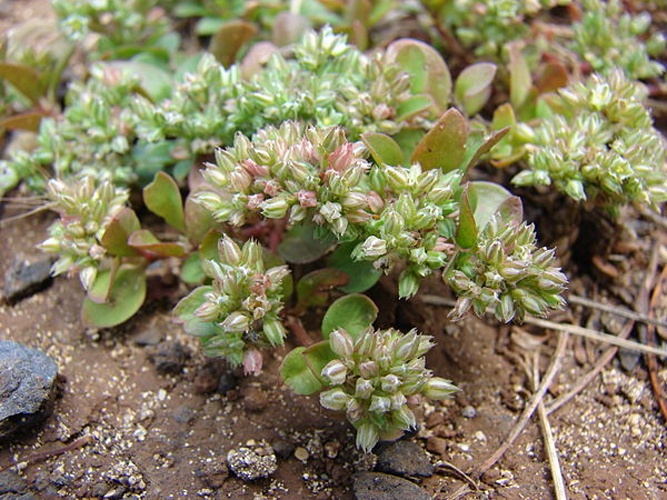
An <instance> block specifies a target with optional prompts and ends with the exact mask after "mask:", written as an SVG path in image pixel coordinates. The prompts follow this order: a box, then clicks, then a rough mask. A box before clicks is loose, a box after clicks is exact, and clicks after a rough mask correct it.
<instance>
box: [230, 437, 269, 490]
mask: <svg viewBox="0 0 667 500" xmlns="http://www.w3.org/2000/svg"><path fill="white" fill-rule="evenodd" d="M261 451H262V453H261V454H260V453H258V452H257V450H255V449H253V448H248V447H245V446H243V447H241V448H239V449H238V450H229V452H228V453H227V465H228V466H229V470H230V471H232V472H233V473H234V475H236V477H238V478H239V479H241V480H243V481H253V480H255V479H259V478H262V477H269V476H270V475H271V474H273V473H274V472H275V471H276V469H277V468H278V463H277V461H276V455H275V454H274V453H273V450H272V449H271V447H270V446H268V445H267V446H266V447H262V450H261Z"/></svg>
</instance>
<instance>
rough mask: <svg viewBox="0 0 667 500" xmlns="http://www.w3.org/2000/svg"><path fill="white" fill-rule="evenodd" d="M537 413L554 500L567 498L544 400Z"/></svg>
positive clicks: (537, 362)
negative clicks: (554, 495)
mask: <svg viewBox="0 0 667 500" xmlns="http://www.w3.org/2000/svg"><path fill="white" fill-rule="evenodd" d="M539 365H540V351H539V349H538V350H536V351H535V357H534V359H533V376H532V378H533V389H534V390H536V389H537V387H538V385H539V383H540V368H539ZM537 415H538V416H539V419H540V428H541V429H542V437H543V438H544V447H545V448H546V450H547V458H548V459H549V468H550V469H551V478H552V479H553V482H554V493H555V494H556V500H567V491H566V489H565V480H564V479H563V472H562V471H561V468H560V460H559V458H558V450H557V449H556V442H555V440H554V436H553V433H552V432H551V424H550V423H549V417H548V416H547V412H546V409H545V407H544V401H542V400H540V402H539V403H538V404H537Z"/></svg>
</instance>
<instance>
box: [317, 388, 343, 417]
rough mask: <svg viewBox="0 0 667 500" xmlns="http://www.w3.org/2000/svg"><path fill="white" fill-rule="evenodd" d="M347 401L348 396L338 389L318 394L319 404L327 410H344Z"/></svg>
mask: <svg viewBox="0 0 667 500" xmlns="http://www.w3.org/2000/svg"><path fill="white" fill-rule="evenodd" d="M349 400H350V396H349V395H347V394H346V393H345V391H344V390H343V389H341V388H340V387H335V388H333V389H330V390H328V391H324V392H321V393H320V404H321V405H322V406H323V407H324V408H326V409H328V410H334V411H342V410H345V409H346V408H347V403H348V401H349Z"/></svg>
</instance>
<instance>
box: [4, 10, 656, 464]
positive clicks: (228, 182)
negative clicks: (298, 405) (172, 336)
mask: <svg viewBox="0 0 667 500" xmlns="http://www.w3.org/2000/svg"><path fill="white" fill-rule="evenodd" d="M121 3H122V2H121ZM422 3H423V4H424V6H425V7H426V8H427V10H428V11H429V12H430V13H431V14H432V16H433V18H434V19H435V20H436V21H437V22H442V23H444V25H443V26H444V28H445V31H442V33H445V34H446V33H447V31H446V30H451V33H453V34H454V35H455V36H457V37H458V38H459V42H460V43H461V44H462V45H463V46H464V47H466V48H471V49H473V52H474V53H475V54H485V55H487V56H492V58H493V59H494V60H495V61H500V62H502V61H509V63H508V64H507V66H498V65H496V64H492V63H490V62H486V61H479V62H475V63H473V64H471V65H469V66H467V67H465V68H460V71H459V72H458V75H456V78H452V75H451V74H450V70H449V68H448V66H447V64H446V63H445V61H444V60H443V59H442V57H441V56H440V54H439V53H438V52H437V51H436V50H435V49H434V48H433V47H432V46H431V45H428V44H426V43H423V42H419V41H417V40H411V39H402V40H395V41H392V42H391V43H389V44H387V46H386V47H382V48H376V49H375V50H373V51H371V52H363V51H362V50H361V49H360V48H358V47H355V46H353V45H351V44H349V43H348V42H347V38H346V37H345V36H344V35H341V34H337V33H335V32H334V30H333V29H332V28H330V27H328V26H327V27H324V28H322V29H321V30H319V31H311V30H307V26H308V25H309V24H311V23H312V24H313V25H317V24H318V23H320V22H321V21H322V19H326V18H327V17H330V18H331V21H332V24H334V25H335V26H337V27H339V28H341V29H346V30H348V31H349V33H350V34H351V39H353V40H357V41H360V43H361V41H363V44H365V43H367V42H368V41H369V40H370V39H371V38H372V37H371V31H370V30H372V28H373V26H374V25H375V23H377V22H379V21H380V20H381V19H382V18H383V16H384V15H385V14H386V13H387V12H388V11H389V9H390V7H391V6H393V2H374V3H372V5H371V3H370V2H368V3H364V2H349V7H350V8H351V9H352V8H354V9H356V10H355V12H357V11H359V12H362V13H363V14H364V15H363V16H362V18H363V19H362V21H363V22H362V23H361V25H359V24H358V23H357V24H356V25H355V23H354V22H352V20H351V18H349V15H341V12H340V8H338V7H336V5H333V4H332V5H331V6H330V8H328V9H327V7H326V5H327V4H325V3H319V2H305V3H300V2H290V8H291V11H290V12H289V13H287V12H285V11H282V12H281V11H280V5H279V3H276V4H273V3H271V4H269V3H266V4H265V3H264V2H258V3H255V4H252V5H244V4H243V3H242V2H241V3H238V2H231V3H230V2H213V1H210V2H209V1H202V2H197V1H194V2H185V1H180V2H169V3H168V4H161V3H159V2H157V1H155V0H153V1H147V2H129V3H127V5H125V4H123V5H120V4H118V2H114V1H111V0H109V1H101V2H88V3H86V2H69V3H67V2H60V1H59V0H55V7H56V8H57V11H58V13H59V16H60V19H61V26H63V29H64V30H65V32H66V33H67V34H68V35H69V36H70V38H71V39H72V40H73V41H77V42H80V40H82V39H83V38H84V37H86V38H87V37H89V36H90V35H91V34H94V38H95V41H94V42H93V43H92V44H91V45H89V46H88V51H87V52H86V53H87V55H88V57H89V58H90V59H91V60H95V59H105V61H97V62H96V63H95V64H93V65H92V66H91V67H90V68H89V70H88V75H87V78H86V79H85V81H78V82H75V83H73V84H71V86H70V88H69V91H68V94H67V97H66V100H65V107H64V109H63V111H62V113H61V114H59V115H57V114H56V115H55V116H50V117H48V118H45V119H43V120H42V122H41V125H40V131H39V135H38V138H37V140H38V145H37V147H36V148H35V149H34V150H32V151H23V152H18V153H15V154H14V155H13V156H12V157H11V158H10V159H9V160H8V161H6V162H4V163H3V164H2V169H0V173H1V174H2V175H1V176H0V186H3V187H5V188H7V189H9V188H11V187H12V186H14V185H15V184H16V183H17V182H19V181H20V180H25V181H27V184H29V185H31V186H32V187H33V188H35V189H40V188H44V187H45V188H46V190H47V193H48V197H49V199H50V201H51V206H52V208H54V209H55V210H56V211H57V212H58V214H59V219H58V220H57V221H56V222H55V223H54V224H53V225H52V226H51V228H50V236H49V238H48V239H47V240H45V241H44V242H43V243H42V245H41V248H42V249H43V250H45V251H48V252H51V253H54V254H56V255H57V256H58V258H57V260H56V262H55V264H54V267H53V272H54V274H68V275H78V277H79V279H80V280H81V282H82V284H83V287H84V289H85V291H86V298H85V299H84V304H83V308H82V317H83V319H84V321H85V322H86V323H87V324H88V325H90V326H92V327H95V328H104V327H110V326H114V325H118V324H120V323H122V322H124V321H127V320H128V319H130V318H131V317H132V316H133V315H135V314H136V313H137V312H138V311H139V309H140V307H141V305H142V304H143V302H144V300H145V299H146V294H147V288H148V287H147V282H148V281H147V280H148V276H149V274H150V273H151V272H153V271H154V269H155V267H156V265H157V263H158V262H160V261H164V262H166V263H168V266H169V268H170V269H174V268H176V269H178V270H179V278H180V280H181V281H182V282H183V283H186V284H187V285H189V286H192V287H193V289H192V290H191V291H190V293H189V294H187V295H186V296H185V297H184V298H182V299H181V300H180V301H179V302H178V304H177V305H176V307H175V309H174V316H175V317H176V318H177V319H178V320H179V321H180V322H181V323H182V324H183V327H184V329H185V331H186V332H187V333H189V334H191V335H194V336H196V337H198V338H199V340H200V344H201V347H202V350H203V351H204V353H205V354H207V355H209V356H215V357H222V358H224V359H226V360H227V361H228V362H229V363H230V364H231V365H233V366H242V367H243V369H244V371H245V372H246V373H248V374H255V375H256V374H258V373H260V371H261V369H262V366H263V358H264V354H265V351H266V350H272V349H276V348H280V347H282V346H284V345H285V343H286V341H288V339H290V333H293V334H294V335H293V338H294V339H297V342H296V343H297V344H299V343H301V344H303V345H297V346H296V347H295V348H294V349H293V350H292V351H290V352H289V353H288V354H287V355H286V356H285V357H284V360H283V363H282V365H281V368H280V372H281V375H282V377H283V379H284V381H285V382H286V384H287V385H288V386H289V387H291V388H292V389H293V390H294V391H295V392H297V393H299V394H303V395H314V394H319V400H320V403H321V404H322V406H323V407H325V408H327V409H330V410H334V411H342V412H345V415H346V417H347V419H348V420H349V422H350V423H351V424H352V425H353V426H354V427H355V429H356V430H357V440H356V442H357V446H358V447H360V448H362V449H363V450H365V451H370V450H371V449H372V448H373V446H374V445H375V444H376V443H377V442H378V441H379V440H381V439H395V438H397V437H399V436H400V435H401V434H402V433H403V432H405V431H407V430H409V429H411V428H413V427H415V426H416V425H417V422H416V418H415V416H414V413H413V412H412V409H411V408H412V405H414V404H416V403H417V402H418V401H419V399H420V398H422V397H426V398H431V399H435V400H439V399H444V398H447V397H449V396H451V395H452V394H453V393H454V392H455V391H456V390H457V389H456V387H455V386H454V385H453V383H452V382H450V381H449V380H445V379H443V378H440V377H437V376H434V374H433V373H432V372H431V371H430V370H428V369H427V368H426V365H425V355H426V353H427V352H428V351H429V350H430V349H431V348H432V347H433V346H434V345H435V340H434V338H433V337H430V336H428V335H423V334H420V333H418V332H417V331H416V330H414V329H413V330H411V331H409V332H408V333H403V332H400V331H398V330H396V329H394V328H377V327H376V326H374V323H375V320H376V316H377V307H376V306H375V304H374V303H373V302H372V301H371V300H370V299H369V298H368V297H367V296H365V295H363V294H364V292H366V291H368V290H369V289H371V288H372V287H373V286H374V285H375V284H376V283H377V281H378V280H379V279H380V277H381V276H382V275H383V274H386V275H389V276H391V277H392V278H394V279H395V280H396V282H397V292H398V295H399V297H400V298H403V299H408V298H410V297H412V296H414V295H415V294H417V293H418V291H419V288H420V286H421V284H422V282H423V281H424V280H425V279H426V278H428V277H429V276H436V277H438V278H439V279H440V280H441V281H442V282H443V283H444V284H445V285H446V286H448V287H449V288H450V289H451V291H452V292H453V294H454V295H455V296H456V298H457V301H456V305H455V307H454V308H453V310H452V312H451V314H450V317H451V319H453V320H456V319H460V318H462V317H463V316H464V315H466V314H467V313H468V312H470V311H472V312H474V313H475V314H477V315H484V314H487V313H490V314H492V315H494V316H495V317H496V318H497V319H498V320H499V321H503V322H508V321H512V320H517V321H522V320H523V319H524V318H525V317H526V315H536V316H545V315H547V314H548V313H549V311H552V310H557V309H560V308H562V307H563V306H564V304H565V301H564V299H563V297H562V294H563V292H564V290H565V287H566V283H567V279H566V277H565V275H564V274H563V272H561V270H560V268H559V267H558V265H557V262H556V258H555V254H554V251H553V250H551V249H548V248H545V247H540V245H539V244H538V242H537V238H536V232H535V228H534V226H533V225H531V224H528V223H527V222H526V221H524V216H523V208H522V203H521V200H520V199H519V198H517V197H516V196H513V195H512V193H510V192H509V191H508V190H507V189H506V188H504V187H502V186H501V185H499V184H496V183H493V182H488V181H479V180H474V179H473V176H472V175H471V169H472V168H473V167H474V166H475V165H476V164H478V163H479V162H480V161H483V160H489V161H490V162H491V163H492V164H495V165H496V166H498V167H504V166H507V165H510V164H513V163H518V164H519V165H520V166H521V167H522V169H521V170H520V171H519V173H518V174H517V175H516V176H515V177H514V179H513V182H514V184H517V185H522V186H525V185H551V186H553V187H554V188H555V189H556V190H557V191H559V192H562V193H564V194H566V195H568V196H570V197H572V198H573V199H575V200H576V201H581V202H586V203H588V204H589V205H595V206H602V207H604V208H606V209H608V210H610V211H612V212H613V211H615V210H618V208H619V207H620V206H622V205H624V204H627V203H637V204H647V205H650V206H652V207H654V208H656V207H657V206H658V205H659V204H660V203H662V202H664V201H665V199H667V190H666V189H665V177H666V175H665V147H664V144H663V142H662V140H661V138H660V135H659V133H658V132H657V131H656V130H655V129H654V128H653V125H652V120H651V116H650V113H649V112H648V111H647V108H646V107H645V105H644V99H645V97H646V92H645V87H643V86H642V85H641V84H640V83H638V82H637V81H636V80H634V79H635V78H639V77H650V76H655V75H657V74H659V71H658V72H657V73H656V71H657V69H656V68H657V66H656V65H655V64H654V63H653V62H651V61H650V60H648V55H647V54H652V53H653V49H654V48H655V47H657V46H658V45H659V43H660V40H659V37H657V36H656V37H655V39H650V40H647V44H646V47H645V48H646V50H644V49H639V50H638V51H637V53H636V54H635V55H634V56H632V57H630V58H629V59H627V60H626V59H623V60H621V59H622V58H620V59H618V60H617V59H614V57H615V55H616V52H615V50H616V49H615V48H614V47H612V46H611V45H610V43H608V41H605V40H606V39H605V38H604V37H602V36H601V35H600V34H599V33H598V34H597V35H596V34H595V33H594V30H593V29H592V28H591V27H590V26H589V25H591V24H594V25H596V26H597V25H600V26H602V21H601V20H600V16H601V15H602V14H601V12H605V13H606V14H607V17H608V18H609V19H607V20H605V22H607V21H609V22H611V23H617V24H618V26H619V27H620V28H619V29H621V28H622V30H624V31H623V33H624V34H625V35H627V37H626V38H624V39H625V40H626V42H625V43H630V40H639V38H638V37H642V36H646V34H647V33H648V31H647V28H648V27H647V26H646V19H645V18H643V17H641V18H631V17H624V16H620V15H617V14H619V12H617V11H616V10H614V9H617V8H618V4H617V3H614V2H610V3H609V4H605V5H604V6H602V5H601V3H600V2H586V1H585V2H582V3H577V2H569V1H568V2H555V1H544V2H528V3H520V2H459V1H456V2H422ZM565 4H567V5H570V6H571V8H570V12H571V13H572V12H574V13H576V12H577V9H576V7H577V6H579V5H581V7H582V8H583V9H584V12H583V13H582V19H581V26H583V27H586V26H589V28H591V29H590V30H588V31H587V29H585V28H582V29H579V27H577V26H575V29H574V31H573V32H572V36H571V37H570V36H568V35H567V34H558V35H554V39H555V40H556V41H557V44H556V45H557V47H556V48H554V50H553V51H552V52H551V53H549V54H551V55H553V56H554V57H553V58H551V57H550V56H549V57H547V52H546V51H545V49H544V46H543V45H540V44H541V41H540V40H543V38H542V35H544V33H546V32H545V31H542V32H541V35H540V36H539V37H536V39H537V38H539V39H540V40H536V41H535V43H530V40H527V37H528V35H527V33H528V30H529V27H528V26H527V25H526V24H525V22H526V20H529V19H532V18H533V17H536V18H537V17H540V18H541V17H544V16H546V15H547V12H548V10H549V9H551V8H553V7H555V6H556V5H565ZM574 4H576V5H574ZM603 7H604V8H603ZM163 8H164V10H163ZM172 8H173V10H170V9H172ZM410 8H412V7H410ZM406 9H408V7H406ZM604 9H607V10H604ZM588 11H590V12H588ZM166 12H175V13H176V14H177V15H179V16H181V17H194V18H196V19H200V21H199V23H198V24H197V30H199V33H200V34H202V33H206V34H210V35H212V39H211V40H212V41H211V46H210V52H211V53H206V54H204V53H199V54H194V55H186V54H184V53H183V52H179V51H178V50H177V49H178V45H179V36H178V35H176V34H175V33H174V32H173V31H172V24H171V22H170V21H169V19H168V18H167V17H165V13H166ZM405 12H407V10H405V11H402V13H405ZM282 14H286V15H287V16H292V17H289V19H292V20H296V19H297V17H298V19H299V23H298V26H296V25H295V26H296V28H294V29H293V30H291V31H290V30H288V31H289V32H287V31H284V30H285V29H286V24H285V23H286V21H285V19H287V17H285V16H283V17H282V18H281V17H280V16H281V15H282ZM239 16H240V17H242V18H243V19H238V17H239ZM295 16H297V17H295ZM299 16H300V17H299ZM236 21H238V22H236ZM253 23H256V24H253ZM258 26H259V28H258ZM360 26H361V27H360ZM614 26H615V25H614ZM441 27H442V26H441ZM260 28H261V29H260ZM362 28H363V29H362ZM269 29H271V30H273V33H272V35H273V41H274V42H275V43H269V42H266V41H264V42H262V43H261V44H256V45H254V46H253V47H251V48H250V49H249V50H248V51H247V53H244V50H245V49H244V48H243V47H244V44H248V42H249V41H251V40H253V37H255V35H257V33H259V34H260V35H259V36H266V35H267V33H268V30H269ZM540 29H541V28H540ZM132 30H135V31H137V33H138V34H137V35H133V34H132ZM207 30H208V31H207ZM230 30H231V31H230ZM280 30H283V31H280ZM232 32H233V33H235V36H236V35H238V37H237V38H236V42H238V43H233V44H230V45H229V46H226V47H223V45H224V44H221V43H219V42H220V40H222V39H223V38H224V36H227V35H229V34H230V33H232ZM221 33H222V34H221ZM302 33H303V36H302V37H301V38H300V39H299V40H298V41H296V42H294V39H295V38H296V37H297V35H301V34H302ZM588 35H590V37H591V39H590V40H588V39H586V38H585V37H586V36H588ZM221 37H222V38H221ZM632 37H635V38H632ZM511 40H519V42H517V43H507V42H509V41H511ZM587 40H588V41H587ZM293 42H294V43H293ZM139 43H141V44H142V45H143V46H140V45H139ZM584 43H586V44H588V45H590V47H589V48H588V52H586V54H583V53H581V54H579V53H578V52H577V51H578V49H577V47H579V48H581V47H582V46H583V44H584ZM568 44H569V45H568ZM257 47H259V49H257ZM172 49H173V51H172V52H170V51H171V50H172ZM598 49H600V50H598ZM649 49H650V50H649ZM566 51H569V55H568V57H570V56H572V57H574V59H575V61H576V65H575V66H576V68H577V69H576V71H575V74H576V75H579V72H580V70H582V69H583V68H584V65H585V64H590V65H591V66H593V68H594V69H596V70H598V71H599V74H598V73H595V74H593V75H592V76H590V77H588V78H585V79H584V78H582V79H581V81H573V82H569V81H568V76H569V75H568V74H567V72H566V68H567V67H568V65H569V62H568V63H567V64H566V63H565V62H563V61H562V60H561V59H560V57H561V56H562V55H563V54H564V53H565V52H566ZM572 54H574V55H572ZM587 54H588V55H590V54H595V57H594V58H592V59H591V58H590V57H588V55H587ZM242 55H243V59H242V60H241V61H239V60H238V59H239V57H241V56H242ZM541 56H544V59H545V60H544V61H541V59H540V58H541ZM591 57H592V56H591ZM596 58H597V59H600V60H602V59H609V60H613V61H614V63H613V64H614V66H615V68H616V69H612V68H611V67H606V66H605V67H601V66H600V67H597V66H596V64H597V62H596V61H597V59H596ZM466 59H469V58H467V57H466ZM640 60H641V61H640ZM619 65H620V66H622V67H620V68H619V67H617V66H619ZM497 74H500V76H501V79H504V80H506V82H503V83H504V84H505V88H504V89H501V91H500V92H499V93H498V94H497V95H495V96H494V95H493V94H494V87H493V84H494V79H495V78H496V75H497ZM534 78H535V82H534V81H533V79H534ZM505 91H507V93H508V100H509V102H507V103H504V104H501V105H500V106H497V107H495V110H492V111H491V110H490V109H491V108H492V106H494V105H495V104H496V103H497V102H502V98H501V99H498V97H499V96H501V97H502V95H503V92H505ZM492 98H495V99H492ZM491 114H493V116H492V118H491V117H490V115H491ZM202 163H203V168H201V170H200V168H199V166H200V165H201V164H202ZM45 172H48V173H47V174H46V175H45V174H44V173H45ZM167 172H170V173H171V174H173V177H172V176H170V175H168V173H167ZM186 180H187V186H186ZM137 185H139V186H144V187H143V204H144V205H145V207H146V208H147V209H148V210H149V211H150V212H152V213H153V214H156V215H158V216H159V217H161V218H162V219H163V220H164V222H165V223H166V226H168V228H167V229H166V230H165V231H162V232H160V233H157V232H154V231H153V230H151V229H148V228H147V227H144V221H142V220H140V219H139V216H138V215H137V214H138V213H140V212H139V210H137V211H135V210H134V209H133V208H132V207H130V205H129V200H130V191H131V189H133V188H134V187H136V186H137ZM186 187H187V188H189V189H188V191H189V192H188V196H187V198H186V199H185V201H184V200H183V198H182V195H181V192H182V191H185V189H186ZM156 234H160V237H158V236H157V235H156ZM304 265H307V266H308V267H307V271H304ZM322 311H326V312H325V313H324V314H323V316H322V318H321V329H320V332H321V337H320V338H319V339H312V338H305V337H304V335H303V326H302V319H303V318H304V317H306V316H308V317H309V319H312V317H313V316H315V315H318V314H321V312H322ZM306 337H307V336H306ZM288 343H293V342H292V340H289V341H288Z"/></svg>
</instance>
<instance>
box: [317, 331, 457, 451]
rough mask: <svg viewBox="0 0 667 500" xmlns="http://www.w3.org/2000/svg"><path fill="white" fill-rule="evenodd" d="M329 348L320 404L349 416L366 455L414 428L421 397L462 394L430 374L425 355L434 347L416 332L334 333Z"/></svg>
mask: <svg viewBox="0 0 667 500" xmlns="http://www.w3.org/2000/svg"><path fill="white" fill-rule="evenodd" d="M329 345H330V347H331V350H332V351H333V352H334V354H335V355H336V357H335V359H333V360H332V361H330V362H329V363H327V364H326V365H325V366H324V368H323V369H322V372H321V374H320V377H321V379H322V381H323V382H324V383H325V386H326V387H327V390H325V391H323V392H321V393H320V403H321V404H322V406H324V407H325V408H327V409H330V410H336V411H344V412H345V414H346V416H347V419H348V420H349V421H350V423H352V425H354V427H355V428H356V429H357V439H356V442H357V446H358V447H359V448H362V449H363V450H364V451H367V452H368V451H370V450H371V449H372V448H373V446H375V444H376V443H377V442H378V440H380V439H395V438H396V437H398V436H400V434H401V433H402V432H403V431H407V430H409V429H411V428H414V427H415V426H416V420H415V416H414V414H413V413H412V410H410V408H409V406H408V404H409V403H410V402H411V401H413V402H414V401H416V400H418V398H419V397H420V396H425V397H427V398H430V399H436V400H441V399H445V398H448V397H450V396H451V395H452V394H453V393H454V392H456V391H457V390H458V389H457V388H456V386H454V385H453V384H452V383H451V382H450V381H449V380H445V379H443V378H440V377H434V376H433V374H432V372H431V371H430V370H428V369H426V360H425V358H424V355H425V354H426V353H427V352H428V351H429V350H430V349H431V347H433V345H434V344H433V342H432V341H431V337H430V336H427V335H420V334H418V333H417V331H416V330H414V329H413V330H411V331H410V332H408V333H407V334H404V333H402V332H400V331H398V330H394V329H392V328H390V329H388V330H377V331H376V330H374V329H373V328H372V327H369V328H368V329H367V330H365V331H364V332H362V333H361V334H360V335H359V336H358V337H357V338H356V339H353V338H352V337H351V336H350V335H349V334H348V333H347V332H346V331H345V330H344V329H338V330H335V331H333V332H332V333H331V336H330V338H329Z"/></svg>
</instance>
